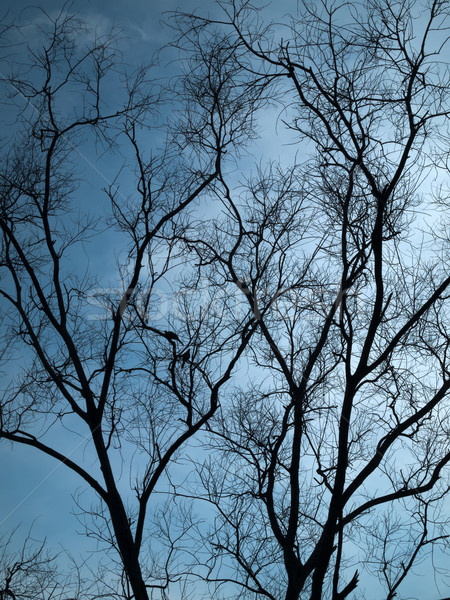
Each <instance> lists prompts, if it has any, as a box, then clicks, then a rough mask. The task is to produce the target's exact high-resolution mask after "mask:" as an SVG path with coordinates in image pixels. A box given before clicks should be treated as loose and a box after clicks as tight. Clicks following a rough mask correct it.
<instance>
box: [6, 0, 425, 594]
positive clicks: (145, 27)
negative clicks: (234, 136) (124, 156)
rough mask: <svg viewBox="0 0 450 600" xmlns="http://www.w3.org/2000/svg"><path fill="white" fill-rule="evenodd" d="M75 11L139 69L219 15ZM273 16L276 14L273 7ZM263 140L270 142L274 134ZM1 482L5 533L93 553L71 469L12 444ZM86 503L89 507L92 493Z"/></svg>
mask: <svg viewBox="0 0 450 600" xmlns="http://www.w3.org/2000/svg"><path fill="white" fill-rule="evenodd" d="M25 6H26V3H24V2H12V1H11V0H7V2H4V3H3V10H4V11H5V10H7V11H8V16H11V17H13V18H15V19H18V20H19V21H20V22H21V23H29V22H31V23H33V22H35V20H36V19H39V18H40V17H39V14H40V13H39V10H38V8H39V7H40V8H42V9H43V10H45V11H46V12H47V13H48V14H50V15H52V14H54V13H55V12H56V11H58V10H59V9H60V7H61V2H59V1H57V0H51V1H46V2H40V3H39V2H37V3H34V4H33V8H25ZM296 6H297V3H296V1H295V0H278V1H277V3H276V10H277V11H279V12H282V13H284V12H288V11H289V10H295V7H296ZM36 7H37V8H36ZM71 7H72V9H71V10H74V11H76V12H77V13H78V14H79V16H80V17H81V18H82V19H86V20H87V21H88V22H90V23H95V25H96V27H97V28H98V31H99V32H107V31H109V30H110V29H111V27H112V26H117V27H119V28H120V29H121V30H122V31H123V36H124V38H123V47H124V49H125V52H126V59H127V60H128V61H130V62H132V61H135V62H136V63H143V62H146V61H148V60H150V59H151V58H152V57H153V55H154V53H155V52H156V51H157V50H158V49H159V48H161V47H162V46H163V45H164V44H165V43H167V42H168V41H169V40H170V35H171V32H170V30H169V29H168V28H167V27H165V26H164V25H163V21H164V20H165V19H167V17H168V14H167V13H169V12H170V11H172V10H175V9H177V8H179V7H181V8H182V9H183V10H186V11H192V10H195V9H199V11H201V12H202V13H203V14H204V13H205V12H212V13H214V11H215V10H216V8H215V6H214V2H213V0H205V1H204V2H200V1H199V0H197V1H195V0H164V1H161V0H157V1H154V0H147V1H145V0H130V1H121V0H112V1H108V2H106V1H104V0H101V1H93V0H75V1H74V2H73V3H72V4H71ZM269 10H275V9H274V7H273V6H272V8H271V9H270V8H269ZM30 31H31V28H30ZM271 131H273V130H271ZM264 135H268V136H270V135H272V133H270V134H264ZM276 152H277V154H278V156H280V155H283V153H286V156H287V155H288V154H289V153H292V149H291V148H290V147H284V146H283V147H278V148H277V150H276ZM79 158H80V162H82V163H84V169H85V173H86V179H87V183H86V185H87V186H88V187H91V188H97V189H98V188H99V187H102V186H104V185H106V184H108V182H111V180H112V177H113V174H112V170H111V169H110V165H108V164H106V163H105V162H101V161H100V162H98V163H97V162H93V161H92V157H91V156H90V155H88V154H86V155H84V154H82V153H80V156H79ZM83 189H84V188H83ZM86 189H87V188H86ZM109 244H110V247H108V245H106V246H105V247H104V248H103V250H99V251H98V252H96V253H95V254H93V255H92V256H91V257H90V261H91V262H90V264H91V266H92V267H94V268H95V267H96V265H98V267H99V268H100V267H101V268H103V269H105V268H106V269H108V268H110V267H111V268H112V265H113V259H114V252H112V251H111V247H112V246H113V245H114V241H113V239H112V238H111V239H110V240H109ZM105 265H107V266H105ZM108 265H109V266H108ZM84 450H85V442H84V440H83V439H82V438H79V439H78V441H73V440H71V442H70V447H68V453H69V454H70V455H71V456H74V457H76V456H82V455H83V452H84ZM0 481H1V482H2V490H1V492H0V532H5V531H11V530H12V529H14V528H16V527H18V526H19V530H18V532H19V533H26V532H27V531H28V529H29V528H30V526H31V525H32V528H33V529H32V533H33V536H34V537H36V538H37V539H40V540H42V539H44V538H46V539H47V540H48V542H49V545H50V546H51V547H53V548H57V549H58V548H59V549H63V548H66V549H67V548H68V547H69V548H70V550H71V552H73V553H74V555H75V556H76V555H77V553H81V552H84V551H85V550H86V548H90V549H92V550H93V549H94V545H93V544H94V542H90V541H86V539H85V537H84V536H82V535H76V534H74V532H75V531H77V530H78V531H79V530H80V526H79V523H78V521H77V519H76V517H75V515H73V511H74V502H73V495H74V494H76V492H77V489H81V488H79V484H78V482H77V481H76V480H74V477H73V476H72V474H71V473H70V471H69V470H68V469H64V468H63V467H62V466H61V465H59V464H55V462H54V461H53V460H52V459H50V458H48V457H46V456H44V455H41V454H38V452H37V451H34V450H30V449H28V448H22V447H18V448H15V449H12V448H10V447H9V446H8V445H7V444H0ZM86 500H87V503H88V502H89V493H88V495H87V498H86ZM89 544H91V546H89ZM430 577H431V575H430ZM429 583H430V580H427V578H424V579H417V580H415V583H414V584H413V585H412V586H411V593H413V592H414V594H415V595H416V597H422V598H423V599H424V600H433V598H431V597H428V596H427V595H426V594H427V590H429ZM436 597H437V596H436Z"/></svg>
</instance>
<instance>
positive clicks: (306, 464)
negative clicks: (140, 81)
mask: <svg viewBox="0 0 450 600" xmlns="http://www.w3.org/2000/svg"><path fill="white" fill-rule="evenodd" d="M222 8H223V16H222V17H220V18H218V19H217V20H213V19H211V18H204V17H202V16H196V15H186V14H178V15H177V16H176V18H175V22H174V23H175V26H176V27H178V29H179V31H180V36H179V39H178V45H179V46H180V47H182V48H183V49H187V50H188V52H189V51H190V52H196V51H199V49H201V48H203V47H205V46H206V45H207V44H208V43H210V40H211V39H215V38H217V37H218V36H221V39H223V40H225V41H226V43H224V44H223V48H222V49H221V52H222V56H223V59H224V61H225V58H226V56H227V55H229V54H230V53H233V54H234V56H235V62H234V65H235V68H239V73H240V75H239V77H240V80H238V81H237V82H236V87H237V89H239V88H240V87H241V86H242V83H241V81H242V78H243V75H242V73H243V72H245V73H246V74H247V81H246V83H245V85H246V89H253V90H254V93H258V94H259V95H260V96H261V98H262V97H264V98H266V100H267V102H269V100H270V101H272V102H273V103H277V104H278V106H281V112H279V113H278V114H280V115H281V116H280V120H281V122H282V123H284V124H285V125H286V126H287V128H288V130H289V136H287V137H286V141H287V142H289V143H290V144H291V145H293V146H294V148H295V147H297V151H295V150H293V151H292V154H293V155H294V158H293V160H292V164H291V165H289V164H288V163H287V162H286V164H283V166H282V167H277V166H276V165H275V164H274V163H273V162H272V164H271V165H270V166H269V167H268V168H264V167H263V168H261V169H260V170H259V172H258V173H257V174H256V175H255V174H253V175H249V176H248V177H246V178H245V181H242V180H243V176H242V175H241V178H240V179H241V181H240V186H238V185H236V183H235V180H233V178H232V177H230V175H227V174H226V173H225V172H224V171H223V169H222V170H221V172H220V175H219V179H220V183H221V184H222V188H221V189H220V188H218V187H216V188H215V192H216V193H217V194H218V195H219V196H220V198H221V200H222V202H223V205H224V207H225V209H224V214H223V216H222V218H219V219H216V220H215V223H211V225H210V227H209V228H208V227H207V226H206V225H203V226H201V225H200V224H197V226H194V225H193V226H192V227H191V228H190V229H189V230H186V232H185V234H184V242H185V244H186V248H187V249H188V250H190V251H191V252H192V253H193V254H194V255H196V256H197V257H198V258H197V261H198V264H199V269H200V272H201V273H202V276H203V277H204V278H206V279H208V280H209V281H210V285H211V286H213V285H214V284H216V285H217V283H218V282H220V284H221V285H222V286H229V287H228V289H230V290H231V289H232V286H233V285H234V286H235V287H236V288H238V289H239V290H240V291H242V292H243V293H244V295H245V296H246V298H247V301H248V315H249V316H251V315H253V317H254V321H253V322H254V323H255V326H256V328H257V329H256V333H255V335H253V336H252V338H251V341H250V342H249V347H248V350H247V352H246V357H247V358H248V363H247V365H248V366H247V370H246V371H245V378H243V379H245V382H246V383H244V384H242V385H240V386H238V385H237V384H236V388H235V390H234V391H233V393H232V394H230V395H228V397H227V401H226V402H223V403H222V405H221V409H220V412H218V413H216V417H217V418H214V419H212V420H210V421H209V424H208V427H209V430H210V432H211V437H210V441H209V444H210V446H209V447H210V449H211V459H210V460H206V461H205V462H201V461H200V462H199V469H198V478H197V479H196V480H194V482H193V484H192V485H193V486H194V489H193V490H192V488H191V491H189V490H190V488H189V485H188V486H187V487H186V489H185V490H184V492H181V489H180V488H179V487H178V489H176V490H175V492H177V493H179V494H180V495H184V496H188V497H191V498H195V497H198V496H199V494H198V489H201V488H202V489H203V490H204V493H203V501H205V502H207V503H209V505H210V507H211V508H212V509H213V511H214V512H215V515H216V519H215V521H214V523H213V524H211V523H210V522H209V523H207V524H206V525H205V529H206V531H204V532H203V535H204V538H203V543H205V544H207V545H208V547H209V558H207V559H205V561H204V563H203V566H204V567H206V571H204V570H203V571H202V570H200V571H199V573H200V574H201V576H202V577H204V578H206V579H207V580H208V581H210V582H212V583H213V584H215V585H213V586H212V590H215V591H213V593H217V594H220V589H222V586H226V587H224V588H223V589H224V591H225V589H226V590H227V592H226V593H227V594H231V592H230V591H229V590H230V587H229V586H230V585H232V584H233V585H234V589H235V590H237V591H236V592H235V597H240V598H256V597H266V598H270V599H273V600H275V599H279V598H286V600H297V599H298V598H307V597H308V598H310V599H311V600H319V599H323V598H332V599H333V600H343V599H344V598H347V597H349V598H350V597H356V596H355V595H356V594H358V589H359V588H358V582H359V579H360V576H361V574H362V573H364V572H365V571H366V570H372V571H373V570H375V571H376V573H378V574H379V576H380V580H381V582H382V583H383V585H384V586H385V589H386V591H385V595H384V597H385V598H393V597H394V596H396V595H398V594H399V586H400V584H401V583H402V582H403V580H404V579H405V577H406V575H407V574H408V573H410V571H411V568H412V566H413V564H417V562H418V559H419V558H420V557H421V556H423V551H424V550H425V549H426V548H431V547H433V546H439V547H440V548H441V549H442V548H444V549H445V548H446V547H447V546H448V535H449V529H448V512H447V513H446V512H445V507H444V509H443V511H441V512H439V511H438V510H437V509H436V510H435V509H434V508H433V507H435V506H439V504H440V500H441V499H442V498H448V491H449V481H448V474H449V471H448V465H449V461H450V447H449V437H448V432H449V425H450V422H449V418H450V412H449V402H448V396H449V390H450V376H449V360H448V355H449V349H450V337H449V333H448V325H447V323H448V317H449V312H448V299H449V286H450V277H449V274H448V268H447V265H448V226H447V222H448V221H447V219H446V215H445V211H446V210H447V208H448V194H447V193H446V192H445V190H444V188H443V187H442V183H441V182H442V181H443V180H444V177H445V176H446V175H447V174H448V162H447V160H448V155H449V146H448V139H449V137H448V134H449V132H448V117H449V114H450V112H449V111H450V106H449V96H448V94H449V89H450V88H449V67H448V62H446V56H445V53H446V51H447V49H448V45H447V41H448V40H447V30H448V26H449V21H448V18H449V14H448V5H447V4H446V3H443V2H439V1H432V2H429V3H426V4H419V3H412V2H411V3H410V2H396V1H394V0H373V1H370V2H364V3H360V4H358V3H357V4H354V3H353V4H351V5H349V4H348V3H344V2H343V3H332V2H326V1H323V2H320V3H303V4H302V5H301V7H300V8H299V9H298V13H297V14H293V15H291V16H290V17H289V18H288V19H286V22H284V23H279V22H277V23H274V24H269V25H267V26H266V25H265V24H264V20H263V15H264V12H263V11H262V10H261V11H260V10H259V9H258V8H255V6H254V5H253V4H252V3H250V2H238V1H232V2H225V3H223V4H222ZM236 65H237V66H236ZM230 76H232V73H231V72H230ZM266 118H267V117H266ZM265 122H266V123H267V121H265ZM286 135H287V134H286ZM263 154H264V153H263ZM266 154H267V153H266ZM269 157H270V154H269ZM433 182H434V184H433ZM439 209H443V212H442V220H440V218H439V215H438V211H439ZM200 227H203V228H202V229H200V234H199V228H200ZM230 286H231V287H230ZM221 306H222V311H223V313H224V314H225V315H227V318H228V319H229V320H233V318H234V317H235V314H234V313H233V309H232V307H231V306H230V299H229V295H227V296H225V297H224V298H223V302H222V304H221ZM441 508H442V503H441ZM200 529H201V528H200ZM200 533H201V531H200ZM361 546H362V547H366V548H371V549H372V552H371V555H370V557H368V558H363V557H361V556H359V557H358V552H359V551H357V548H359V547H361ZM374 562H375V563H376V565H377V566H374ZM199 568H200V567H199ZM355 590H356V591H355ZM224 593H225V592H224Z"/></svg>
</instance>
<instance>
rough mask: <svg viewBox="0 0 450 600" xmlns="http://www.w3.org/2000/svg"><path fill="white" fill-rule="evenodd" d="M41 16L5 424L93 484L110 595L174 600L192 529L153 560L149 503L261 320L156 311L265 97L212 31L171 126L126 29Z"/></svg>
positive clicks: (15, 229) (6, 240) (15, 212)
mask: <svg viewBox="0 0 450 600" xmlns="http://www.w3.org/2000/svg"><path fill="white" fill-rule="evenodd" d="M41 17H42V18H40V19H39V20H38V23H40V24H41V31H40V32H39V33H38V34H36V35H35V36H34V41H33V40H32V41H30V43H29V45H27V48H26V51H24V52H25V53H24V54H20V53H19V54H18V58H17V59H16V61H15V65H14V69H13V71H12V73H11V75H10V76H9V77H8V79H7V84H8V90H9V92H10V99H11V104H10V108H9V109H8V110H9V112H8V113H7V116H10V115H11V114H12V113H13V111H14V110H15V109H16V108H17V110H16V113H15V115H16V119H17V122H16V125H15V128H14V139H13V140H12V143H11V144H9V146H8V147H7V149H6V152H5V154H4V156H3V166H2V173H1V183H0V190H1V209H0V227H1V232H2V234H1V235H2V241H1V263H0V266H1V271H2V274H1V278H2V279H1V291H0V293H1V296H2V299H3V306H4V308H3V310H4V313H3V320H2V327H3V333H4V334H5V337H4V339H5V341H6V343H5V345H4V348H3V353H2V358H3V360H4V361H5V364H8V366H9V370H10V372H11V374H12V376H11V378H10V381H9V382H8V383H7V385H6V386H5V387H4V389H3V392H2V400H1V411H0V437H1V438H2V439H3V440H5V441H9V442H11V443H13V444H22V445H25V446H29V447H30V449H34V450H37V451H39V452H42V453H44V454H46V455H48V456H50V457H52V458H54V459H55V460H56V461H59V462H60V463H61V465H63V466H64V467H66V468H68V469H71V470H72V471H73V473H75V474H76V475H77V476H79V477H80V478H81V481H82V482H84V484H85V486H87V488H89V489H90V490H91V491H92V492H94V493H95V496H96V498H97V500H96V501H93V502H92V503H91V502H90V504H91V506H87V507H86V511H87V513H88V515H90V516H91V517H92V518H93V519H94V522H95V523H94V524H92V522H90V521H89V520H88V521H86V527H87V528H88V533H94V535H96V536H97V538H98V539H99V540H100V541H101V542H106V550H107V552H109V553H110V552H111V550H112V551H116V552H117V554H116V556H117V557H118V560H117V562H118V569H119V574H118V576H119V580H118V581H117V585H116V587H115V591H114V593H111V596H110V597H119V596H120V597H122V598H127V599H131V598H134V599H136V600H148V598H149V597H150V596H152V597H153V596H155V597H156V596H157V597H165V594H166V590H167V589H168V586H169V584H170V583H171V581H172V580H173V579H174V577H175V576H174V575H173V571H172V563H173V561H172V555H173V553H174V550H175V549H176V544H177V540H173V541H172V545H171V546H170V547H169V549H168V551H167V552H166V554H165V556H164V561H165V567H164V568H161V569H160V571H159V572H156V571H152V570H151V565H150V564H147V562H146V558H147V552H150V550H151V549H152V545H157V544H158V540H157V539H156V538H151V536H150V537H148V536H149V530H148V529H147V522H148V513H149V512H150V513H152V512H154V511H156V510H157V506H158V501H156V500H155V502H154V503H152V502H151V501H150V500H151V498H153V496H154V493H155V491H161V489H159V490H158V485H159V484H160V482H161V480H162V479H164V477H165V473H166V470H167V468H168V466H169V465H170V464H171V463H172V462H174V461H177V459H179V455H180V450H181V448H182V447H183V445H184V444H185V443H186V442H187V441H188V440H189V439H190V438H192V436H194V435H195V434H196V433H197V432H198V431H199V430H200V429H201V428H202V427H204V426H205V424H206V423H207V422H208V420H209V419H210V418H211V417H212V416H213V415H214V413H215V412H216V411H217V407H218V402H219V392H220V390H221V388H222V387H223V385H224V384H225V383H226V382H227V380H228V379H229V378H230V375H231V372H232V370H233V368H234V366H235V364H236V362H237V361H238V359H239V357H240V356H241V354H242V353H243V351H244V349H245V347H246V345H247V343H248V341H249V339H250V336H251V334H252V332H253V330H254V326H253V325H252V324H251V323H248V322H244V323H243V324H242V327H241V328H240V329H239V330H236V329H230V327H228V326H226V325H223V326H222V325H220V323H219V321H218V320H216V322H213V321H212V320H211V319H208V320H207V321H205V318H204V315H203V313H202V311H201V308H198V307H195V306H190V302H189V298H187V299H186V301H185V303H184V307H185V308H186V311H188V312H187V313H186V311H185V313H186V314H184V313H183V303H182V302H181V300H180V307H179V308H177V307H176V306H175V305H174V303H173V294H171V295H170V298H171V300H170V301H171V306H168V309H167V311H166V312H165V313H164V314H159V315H157V313H158V309H159V308H160V307H161V305H160V303H161V293H162V292H161V290H163V292H164V291H166V292H167V295H168V296H169V291H168V290H169V289H170V286H176V274H177V273H179V272H180V271H181V270H183V269H185V265H184V262H185V261H184V258H183V255H182V254H181V253H180V248H179V247H178V246H177V240H178V238H179V237H180V233H181V232H183V231H184V230H185V229H186V227H188V223H189V220H190V216H189V215H190V211H191V210H192V208H193V207H194V206H195V205H196V204H197V206H198V205H201V203H202V201H203V200H202V199H203V198H204V195H205V192H206V191H207V190H208V189H211V188H212V187H213V186H214V185H215V182H216V181H217V179H218V177H219V174H220V172H221V168H222V162H223V160H224V155H225V154H226V153H228V156H230V157H231V156H233V150H234V148H235V147H242V145H243V144H245V143H246V140H248V139H249V138H250V137H251V136H252V114H253V111H254V110H255V107H256V105H257V103H258V93H253V92H252V90H251V89H249V94H246V95H245V96H244V97H243V98H241V96H240V93H239V91H238V90H236V88H235V87H234V85H233V86H231V85H230V83H232V79H234V77H235V76H236V75H237V69H236V67H235V66H230V65H233V55H232V53H231V54H230V55H229V56H228V58H227V59H226V60H225V61H224V60H223V55H222V53H219V54H220V61H217V60H216V55H217V54H218V48H217V45H216V44H211V45H210V46H209V47H204V48H203V49H202V53H201V56H199V55H193V56H191V57H190V59H189V60H190V67H189V71H187V72H186V74H185V76H180V77H179V78H178V79H177V83H176V88H175V90H174V95H175V99H176V103H175V105H173V104H172V105H170V112H171V118H170V122H167V120H166V122H165V121H164V113H165V112H167V111H168V109H169V107H168V105H167V104H164V101H165V100H166V98H165V97H164V94H163V88H164V85H165V84H166V83H167V82H161V83H159V84H158V83H151V81H150V79H149V72H148V69H145V68H139V69H137V70H136V71H134V72H133V73H128V74H127V73H126V72H125V70H124V72H123V73H121V74H119V73H118V72H117V71H118V65H120V62H121V60H122V59H121V55H120V53H119V49H118V42H119V37H118V35H116V34H115V33H114V32H111V33H110V34H108V35H105V36H103V37H98V36H96V35H95V34H94V32H93V30H92V29H91V28H90V27H89V26H88V25H87V24H85V23H83V22H82V21H80V19H78V18H77V17H75V16H73V15H71V14H70V12H68V11H67V10H66V9H64V10H63V11H62V12H61V13H60V14H59V15H58V16H57V17H51V16H49V15H45V14H44V15H42V16H41ZM33 33H36V32H35V31H34V30H33ZM36 39H37V41H36ZM43 39H44V41H43V42H42V40H43ZM39 44H42V45H41V46H39ZM16 56H17V54H16ZM230 72H232V73H233V78H231V77H230ZM195 78H196V79H195ZM199 81H201V89H200V88H198V87H197V82H199ZM113 92H114V94H113ZM111 98H114V103H115V106H111V104H112V102H111ZM158 107H159V108H160V114H158V112H157V111H158ZM154 139H157V140H160V141H159V143H155V142H154ZM115 152H116V156H117V152H120V153H121V154H122V155H123V154H124V153H128V156H129V158H127V160H126V161H125V163H124V165H123V167H122V169H121V170H119V174H118V175H117V178H116V179H115V180H114V181H113V182H111V183H110V184H108V185H107V187H106V196H107V197H108V198H109V209H108V206H107V205H105V204H104V203H102V202H101V200H99V195H98V194H97V193H96V192H94V191H92V188H88V186H87V185H85V186H82V188H81V192H82V193H83V194H86V193H87V194H89V195H90V196H92V197H89V198H88V199H87V201H83V196H82V194H81V192H80V191H78V192H77V187H78V185H79V184H80V182H82V179H83V172H82V170H81V167H82V162H83V161H82V158H83V156H86V157H87V159H89V161H91V162H92V161H94V160H96V158H97V157H99V158H101V157H102V156H104V155H105V153H106V156H108V157H110V158H111V159H112V161H113V162H114V160H116V159H114V153H115ZM93 157H94V158H93ZM103 164H105V161H104V162H103ZM109 166H110V165H109V163H108V167H109ZM108 177H109V176H108ZM131 181H133V183H132V184H130V182H131ZM121 184H122V187H121ZM105 213H106V215H107V217H106V218H105V216H104V215H105ZM110 231H115V237H114V250H112V252H115V253H116V256H117V259H118V265H117V269H116V271H115V272H110V273H106V274H104V271H105V270H108V269H109V270H110V269H112V268H113V264H112V263H110V264H109V263H108V264H107V265H105V266H103V267H100V269H103V273H101V272H99V270H98V269H97V267H96V265H95V260H86V256H88V251H87V250H86V248H89V246H87V245H88V244H90V245H91V246H90V247H91V248H92V250H91V251H90V252H91V253H94V254H95V253H96V252H99V251H101V249H102V244H106V243H108V239H110V238H108V235H109V232H110ZM102 235H104V236H105V238H102ZM102 239H105V242H102ZM114 287H115V288H117V287H118V288H119V291H117V289H116V291H112V290H111V289H110V288H114ZM108 288H109V289H108ZM180 294H181V292H180ZM181 296H182V294H181ZM181 296H180V298H181ZM94 305H95V309H94ZM93 312H94V315H93ZM93 317H94V318H93ZM80 438H81V440H82V446H83V454H82V456H80V458H79V459H78V455H77V453H74V452H73V447H79V446H80ZM71 444H73V445H72V446H71ZM80 454H81V453H80ZM123 473H126V474H127V475H122V474H123ZM127 476H128V478H129V486H127V485H126V482H125V478H126V477H127ZM89 528H91V529H89ZM180 535H181V534H180ZM34 558H37V556H35V557H34ZM174 568H175V567H174ZM112 578H113V574H109V585H110V586H111V590H112V592H113V588H114V585H115V584H114V583H112V581H114V580H113V579H112ZM120 579H121V580H122V584H120ZM120 590H122V591H120ZM5 593H6V592H5Z"/></svg>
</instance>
